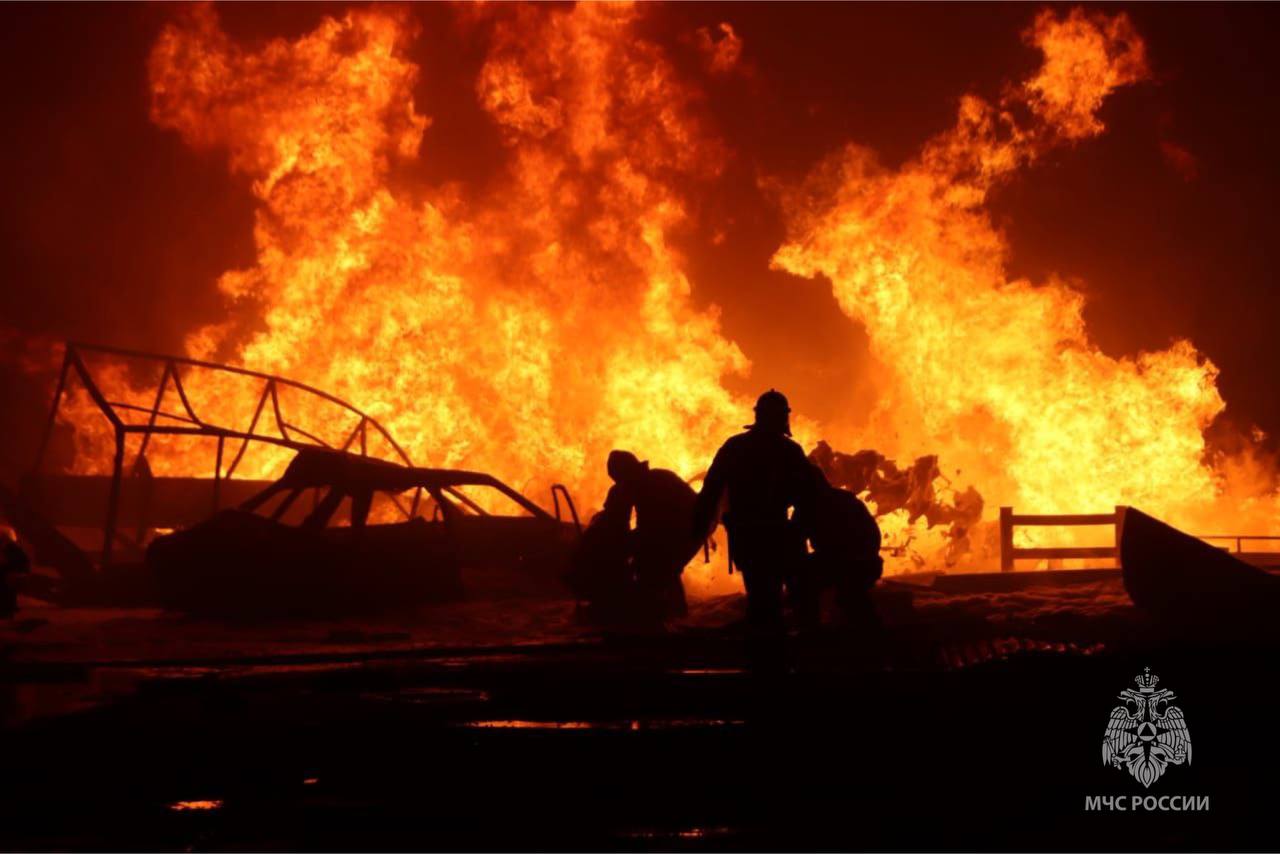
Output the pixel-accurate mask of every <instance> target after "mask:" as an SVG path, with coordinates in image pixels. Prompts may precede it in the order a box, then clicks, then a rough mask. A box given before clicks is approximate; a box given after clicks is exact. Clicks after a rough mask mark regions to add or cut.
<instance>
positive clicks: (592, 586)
mask: <svg viewBox="0 0 1280 854" xmlns="http://www.w3.org/2000/svg"><path fill="white" fill-rule="evenodd" d="M607 468H608V472H609V477H610V478H612V480H613V483H614V485H613V486H612V487H610V489H609V494H608V495H607V496H606V498H605V502H604V509H603V510H601V511H600V512H599V513H598V514H596V516H595V517H594V518H593V519H592V520H591V524H590V525H589V526H588V528H587V531H586V532H584V534H583V543H582V548H580V550H579V554H578V555H577V556H576V557H575V564H577V569H576V573H577V581H578V584H577V586H578V587H579V588H580V589H582V590H583V591H584V592H588V591H590V592H588V595H587V596H586V598H588V599H590V600H592V603H593V605H598V606H603V607H600V608H598V609H597V610H598V611H600V612H601V613H602V614H604V615H607V617H611V618H623V619H639V620H641V621H642V622H647V623H653V622H661V621H662V620H664V619H665V618H667V617H672V616H683V615H684V614H685V613H686V611H687V607H686V603H685V596H684V585H683V584H682V583H681V581H680V575H681V573H683V572H684V567H685V564H687V563H688V562H689V561H690V560H691V559H692V558H693V556H694V555H695V554H697V551H698V548H699V546H700V545H701V540H699V539H695V538H694V537H693V534H692V520H693V506H694V502H695V501H696V500H697V495H696V493H694V491H693V488H692V487H690V486H689V484H687V483H685V482H684V480H682V479H681V477H680V476H679V475H678V474H676V473H675V472H673V471H668V470H666V469H651V468H649V464H648V463H647V462H641V461H640V460H639V459H637V458H636V455H635V454H633V453H631V452H629V451H612V452H610V454H609V460H608V463H607ZM633 511H634V513H635V529H634V530H632V529H631V514H632V512H633Z"/></svg>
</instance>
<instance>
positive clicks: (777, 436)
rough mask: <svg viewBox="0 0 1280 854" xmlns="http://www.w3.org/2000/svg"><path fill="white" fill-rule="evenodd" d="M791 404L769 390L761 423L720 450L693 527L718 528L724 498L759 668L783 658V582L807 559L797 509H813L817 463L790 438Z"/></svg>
mask: <svg viewBox="0 0 1280 854" xmlns="http://www.w3.org/2000/svg"><path fill="white" fill-rule="evenodd" d="M790 413H791V407H790V406H789V405H788V403H787V399H786V397H785V396H783V394H782V393H781V392H779V391H775V390H773V389H770V390H769V391H767V392H765V393H764V394H762V395H760V399H759V400H758V401H756V406H755V414H756V419H755V423H754V424H751V425H750V426H748V427H747V428H746V432H745V433H740V434H738V435H737V436H733V437H731V438H730V439H729V440H728V441H727V442H725V443H724V445H723V446H722V447H721V448H720V450H719V451H718V452H716V456H715V459H714V460H713V461H712V463H711V468H710V469H709V470H708V471H707V476H706V479H705V481H704V482H703V485H702V492H701V493H700V494H699V495H698V503H697V507H696V508H695V511H694V533H695V536H696V537H698V538H699V539H701V538H703V537H706V536H709V535H710V533H711V531H712V529H713V528H714V527H715V519H716V513H717V511H718V510H719V509H720V505H721V500H722V499H724V500H726V502H727V508H726V510H725V513H724V515H723V521H724V526H725V530H727V531H728V532H729V559H730V560H731V561H732V562H733V563H734V564H735V565H737V567H738V568H739V569H740V570H741V571H742V579H743V581H744V583H745V584H746V587H747V622H748V632H749V646H750V648H749V653H750V655H751V658H752V659H753V662H754V663H755V665H756V666H757V667H761V668H765V669H771V670H776V669H780V668H781V667H782V666H783V660H782V639H783V622H782V587H783V584H784V583H785V580H786V578H787V577H788V576H790V575H792V573H793V572H795V571H796V567H797V566H798V564H799V562H800V561H801V560H802V559H803V558H804V553H805V549H804V533H803V532H802V531H801V530H799V529H798V528H797V526H795V525H793V524H792V522H791V519H790V518H789V517H790V513H791V511H798V512H802V513H808V512H809V509H808V508H809V506H810V505H811V504H812V501H813V498H814V494H815V487H816V482H815V479H814V474H813V471H814V470H813V466H811V465H810V464H809V461H808V459H806V458H805V455H804V451H803V450H801V448H800V446H799V445H797V444H796V443H795V442H794V441H792V440H791V438H790V436H791V423H790Z"/></svg>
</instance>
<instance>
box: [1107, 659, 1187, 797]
mask: <svg viewBox="0 0 1280 854" xmlns="http://www.w3.org/2000/svg"><path fill="white" fill-rule="evenodd" d="M1134 681H1135V682H1137V683H1138V690H1136V691H1135V690H1133V689H1132V688H1126V689H1124V690H1123V691H1121V692H1120V695H1119V697H1120V699H1121V700H1122V701H1123V702H1122V703H1121V704H1120V705H1119V706H1116V707H1115V708H1114V709H1112V710H1111V718H1110V719H1109V720H1108V721H1107V732H1106V734H1105V735H1103V737H1102V764H1104V765H1110V766H1111V767H1113V768H1120V767H1126V768H1128V769H1129V773H1130V774H1132V775H1133V779H1135V780H1137V781H1138V782H1139V783H1141V784H1142V785H1143V786H1144V787H1148V788H1149V787H1150V786H1151V784H1152V783H1154V782H1155V781H1156V780H1159V779H1160V776H1161V775H1162V774H1164V772H1165V769H1166V768H1168V767H1169V766H1170V765H1182V764H1183V763H1186V764H1188V765H1190V764H1191V733H1190V732H1188V731H1187V720H1186V718H1185V717H1184V716H1183V714H1182V709H1179V708H1178V707H1177V706H1174V705H1172V704H1171V703H1170V701H1171V700H1173V699H1175V697H1174V696H1173V692H1172V691H1169V690H1167V689H1165V688H1156V683H1157V682H1159V681H1160V677H1158V676H1152V675H1151V668H1150V667H1147V668H1145V669H1144V671H1143V673H1142V675H1140V676H1136V677H1134Z"/></svg>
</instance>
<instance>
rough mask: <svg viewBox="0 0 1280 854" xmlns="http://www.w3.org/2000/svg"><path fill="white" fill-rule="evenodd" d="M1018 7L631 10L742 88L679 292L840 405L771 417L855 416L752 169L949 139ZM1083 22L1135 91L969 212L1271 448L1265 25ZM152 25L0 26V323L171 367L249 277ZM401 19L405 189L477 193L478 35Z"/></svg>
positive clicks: (1106, 334)
mask: <svg viewBox="0 0 1280 854" xmlns="http://www.w3.org/2000/svg"><path fill="white" fill-rule="evenodd" d="M339 8H340V7H337V6H327V7H324V6H321V7H317V6H314V5H293V4H288V5H258V4H253V5H233V6H229V7H225V8H223V9H221V15H222V18H223V21H224V26H225V27H226V29H227V30H228V31H229V32H230V33H231V34H232V36H233V37H236V38H243V39H259V38H264V37H269V36H273V35H287V34H297V33H301V32H305V31H306V30H308V29H309V28H310V27H311V26H313V25H314V23H315V21H316V20H317V19H318V17H319V16H321V15H323V14H325V13H333V12H335V11H337V10H338V9H339ZM1037 8H1039V7H1038V6H1033V5H1016V4H1000V5H959V4H947V5H920V4H903V5H881V4H868V5H852V4H851V5H838V4H787V5H785V6H784V5H781V4H778V5H774V4H741V5H732V4H717V5H709V4H682V5H677V6H670V7H666V8H662V9H654V10H652V13H651V14H650V15H649V19H648V22H647V24H646V26H647V28H648V29H649V31H650V32H649V34H650V36H651V37H652V38H653V39H655V40H657V41H659V42H660V43H662V44H663V45H665V46H668V47H669V49H670V52H671V56H672V58H673V60H674V61H675V62H676V63H677V65H678V66H684V65H688V66H689V67H690V68H691V67H692V65H693V63H695V62H696V56H695V54H694V50H693V48H692V47H691V46H689V44H688V41H687V39H686V38H685V36H686V35H687V34H688V33H690V32H692V31H693V30H694V29H696V28H697V27H700V26H704V25H712V26H714V25H715V24H717V23H718V22H719V21H721V20H725V21H729V22H730V23H731V24H732V25H733V26H734V28H735V29H736V30H737V32H738V34H739V35H740V36H741V37H742V39H743V41H744V43H745V52H744V59H745V60H746V61H747V62H748V63H749V64H750V65H751V66H752V68H753V69H754V73H753V74H752V75H751V76H750V77H749V78H743V77H741V76H738V77H733V78H730V79H727V80H724V81H719V82H712V83H710V84H708V88H707V96H708V97H707V110H708V112H709V115H710V118H711V121H712V123H713V127H715V128H716V130H717V131H718V133H719V134H720V135H721V136H722V137H723V138H724V139H725V140H726V141H727V142H728V144H729V145H730V147H731V148H732V149H733V151H734V156H733V158H732V160H731V162H730V164H729V168H728V171H727V173H726V175H725V176H724V177H723V179H722V180H721V181H719V182H718V184H717V186H716V188H715V189H713V191H712V192H711V193H710V194H709V196H708V197H707V198H706V199H704V200H703V201H702V202H701V204H703V205H704V206H705V210H702V211H699V215H700V216H702V217H704V218H705V219H706V220H708V221H710V220H714V219H716V218H717V217H718V216H719V217H721V218H723V217H724V215H725V212H727V211H732V212H733V217H734V221H733V228H732V229H731V230H730V232H729V235H728V239H727V240H726V241H725V242H724V244H722V245H721V246H712V245H711V244H710V242H709V241H707V240H706V239H705V236H706V235H705V234H704V233H702V232H700V231H698V230H697V229H694V230H693V231H692V232H691V233H690V234H689V235H687V236H686V238H685V239H684V241H683V242H682V244H681V246H680V248H681V249H682V250H683V251H684V252H685V253H686V254H687V256H688V259H689V271H690V274H691V278H692V280H693V283H694V287H695V296H696V298H697V299H698V300H699V301H700V302H708V303H710V302H714V303H718V304H720V305H721V306H722V308H723V318H724V326H725V329H726V332H727V333H728V335H729V336H730V337H732V338H733V339H735V340H737V341H738V342H739V343H740V344H741V345H742V347H743V349H744V350H745V351H746V352H747V354H748V355H749V356H752V357H753V358H754V360H755V362H756V368H755V373H754V376H753V378H752V380H751V385H752V387H753V388H754V387H755V386H756V385H768V384H771V383H772V382H774V381H777V382H779V383H784V382H785V380H786V379H787V378H788V377H789V376H792V375H794V373H795V372H797V371H799V372H804V371H805V370H809V369H812V370H814V371H823V370H825V371H827V374H825V376H828V377H829V378H830V380H831V382H832V383H834V384H835V385H836V386H837V387H840V388H842V389H845V390H846V393H845V394H844V395H843V396H842V397H841V396H835V397H833V398H831V399H829V400H825V401H817V400H804V399H801V400H798V401H797V403H798V404H799V405H800V407H801V408H802V409H803V408H804V407H805V406H806V404H807V405H808V406H809V408H810V409H824V408H825V411H823V412H819V413H817V414H820V415H826V416H828V417H830V416H835V415H838V414H840V413H841V412H842V409H847V408H848V407H851V406H854V405H856V400H857V392H856V386H857V381H856V375H857V373H858V371H859V369H860V365H861V364H863V362H864V361H865V358H866V355H865V339H864V337H863V336H862V335H861V333H860V331H859V330H858V329H857V328H856V327H855V326H854V325H853V324H852V323H851V322H850V321H848V320H847V319H846V318H845V317H844V316H843V315H842V314H840V312H839V311H838V310H837V309H836V307H835V304H834V301H833V300H832V298H831V295H830V293H829V291H828V289H827V288H826V287H825V286H824V285H823V284H821V283H810V282H803V281H799V280H795V279H791V278H789V277H787V276H783V275H781V274H775V273H770V272H768V271H767V269H766V265H767V259H768V257H769V255H770V254H771V253H772V251H773V250H774V249H775V248H776V247H777V245H778V244H779V242H780V241H781V238H782V233H783V232H782V226H781V222H780V217H779V213H778V211H777V210H776V209H775V208H774V207H773V206H772V204H771V203H770V202H769V201H768V200H767V199H765V198H764V196H763V195H762V193H761V191H760V190H758V189H757V180H756V179H757V177H759V176H761V175H768V176H773V177H776V178H779V179H781V180H783V181H798V180H799V179H800V178H801V177H802V176H803V175H804V174H805V173H806V172H807V171H808V170H809V169H810V168H811V167H812V166H813V165H814V164H815V163H816V162H817V161H818V160H820V159H821V158H822V156H823V155H825V154H827V153H829V152H831V151H833V150H835V149H836V148H838V147H840V146H841V145H842V144H844V143H846V142H849V141H855V142H859V143H862V144H865V145H869V146H871V147H872V148H875V149H876V150H877V151H878V152H880V154H881V156H882V157H883V159H884V160H885V161H886V162H887V163H890V164H892V163H895V162H899V161H901V160H903V159H906V158H908V157H910V156H911V155H912V154H913V153H914V152H915V150H916V149H917V148H918V146H919V145H920V144H921V143H922V142H923V141H924V140H926V139H927V138H928V137H929V136H931V135H932V134H934V133H936V132H938V131H940V130H942V129H944V128H946V127H947V126H948V125H949V124H950V123H951V122H952V120H953V117H954V110H955V106H956V99H957V97H958V96H959V95H961V94H963V93H964V92H966V91H975V92H977V93H979V94H982V95H985V96H987V97H992V96H995V95H996V94H997V93H998V92H999V87H1000V84H1001V82H1002V81H1004V80H1008V79H1015V78H1017V77H1019V76H1021V75H1024V74H1026V73H1027V72H1028V71H1030V70H1031V69H1032V68H1034V66H1035V64H1036V62H1037V56H1036V54H1035V53H1034V52H1033V51H1032V50H1030V49H1029V48H1027V47H1026V46H1025V45H1024V44H1023V43H1022V41H1021V40H1020V38H1019V33H1020V32H1021V30H1022V29H1024V28H1025V27H1026V26H1027V25H1028V23H1029V22H1030V20H1031V19H1032V17H1033V16H1034V14H1035V12H1036V10H1037ZM1108 8H1109V9H1110V10H1112V11H1114V10H1116V9H1121V8H1123V9H1126V10H1127V11H1128V12H1129V14H1130V15H1131V17H1132V18H1133V19H1134V21H1135V24H1136V26H1137V29H1138V31H1139V32H1140V33H1141V34H1142V35H1143V36H1144V38H1145V39H1146V42H1147V47H1148V51H1149V55H1150V60H1151V65H1152V68H1153V71H1154V73H1155V80H1153V81H1152V82H1149V83H1146V84H1143V85H1140V86H1137V87H1132V88H1130V89H1127V90H1122V91H1121V92H1120V93H1119V94H1117V95H1116V96H1115V97H1113V98H1112V99H1111V101H1110V102H1108V104H1107V105H1106V106H1105V108H1104V110H1103V113H1102V118H1103V120H1104V121H1105V122H1106V124H1107V125H1108V131H1107V133H1106V134H1105V135H1104V136H1102V137H1101V138H1099V139H1095V140H1091V141H1088V142H1086V143H1085V144H1083V145H1081V146H1078V147H1076V148H1068V149H1062V150H1059V151H1056V152H1054V153H1053V154H1052V155H1051V156H1049V157H1047V158H1046V159H1045V160H1043V161H1041V162H1040V163H1038V164H1037V165H1036V166H1035V167H1034V168H1033V169H1031V170H1029V171H1027V172H1026V173H1024V174H1022V175H1021V176H1020V177H1018V178H1017V179H1015V181H1014V182H1012V183H1011V184H1009V185H1008V186H1007V187H1004V188H1002V189H1001V190H1000V192H999V194H998V196H997V198H996V199H995V203H994V208H995V212H996V216H997V220H998V221H999V222H1000V223H1001V224H1002V226H1003V227H1004V228H1005V230H1006V231H1007V234H1008V235H1009V238H1010V241H1011V244H1012V247H1013V252H1014V257H1013V266H1014V269H1013V272H1014V273H1015V274H1016V275H1027V276H1030V277H1031V278H1032V279H1033V280H1036V279H1043V278H1044V277H1045V276H1046V275H1047V274H1049V273H1051V272H1056V273H1058V274H1062V275H1065V276H1067V277H1071V278H1078V279H1079V280H1081V281H1082V282H1083V285H1082V287H1083V288H1084V289H1085V291H1086V293H1087V294H1088V309H1087V315H1086V316H1087V320H1088V323H1089V330H1090V332H1091V334H1092V335H1093V337H1094V338H1095V340H1096V341H1097V342H1098V343H1099V344H1100V345H1101V346H1102V347H1103V348H1104V349H1105V350H1106V351H1107V352H1109V353H1111V354H1115V355H1119V354H1127V353H1133V352H1135V351H1136V350H1138V349H1142V348H1156V347H1162V346H1165V345H1166V344H1167V343H1168V342H1169V341H1170V340H1171V339H1173V338H1175V337H1188V338H1190V339H1191V340H1192V341H1194V342H1195V343H1196V345H1197V346H1198V347H1199V348H1200V349H1201V351H1202V352H1204V353H1206V354H1207V355H1208V356H1209V357H1211V358H1212V359H1213V360H1214V361H1215V362H1216V363H1217V364H1218V365H1219V367H1220V368H1221V369H1222V376H1221V379H1220V387H1221V389H1222V391H1223V394H1224V396H1225V397H1226V399H1227V400H1228V402H1229V404H1230V408H1229V410H1228V413H1229V415H1230V416H1231V418H1232V420H1234V421H1235V422H1237V423H1238V424H1241V425H1247V424H1250V423H1257V424H1259V425H1261V426H1262V427H1263V428H1264V429H1265V430H1266V431H1267V432H1268V433H1270V434H1272V435H1273V436H1274V435H1275V434H1280V399H1278V398H1277V395H1276V384H1275V382H1274V374H1275V370H1276V366H1277V365H1280V343H1277V340H1276V336H1275V335H1274V334H1273V330H1274V329H1275V328H1276V326H1277V318H1278V312H1277V308H1278V307H1280V298H1278V297H1277V296H1276V291H1275V289H1274V288H1273V286H1272V276H1273V271H1274V269H1275V268H1276V261H1277V259H1275V258H1274V257H1273V254H1274V253H1275V251H1276V249H1275V248H1274V247H1275V241H1274V240H1273V236H1274V234H1275V230H1276V227H1277V223H1278V222H1280V219H1278V215H1277V213H1276V210H1275V206H1274V203H1273V199H1274V198H1275V197H1276V196H1277V191H1278V190H1280V168H1278V167H1277V164H1276V160H1275V154H1274V152H1276V151H1277V150H1280V145H1277V143H1280V140H1278V139H1277V116H1278V115H1280V110H1278V109H1277V107H1278V106H1280V104H1278V103H1277V101H1278V99H1280V95H1278V94H1277V91H1276V90H1277V86H1276V84H1277V82H1280V51H1276V50H1275V49H1274V46H1275V43H1276V35H1277V30H1278V29H1280V27H1278V26H1277V24H1278V22H1280V7H1277V6H1274V5H1263V4H1259V5H1252V4H1249V5H1244V4H1240V5H1200V4H1177V5H1160V4H1135V5H1133V6H1127V5H1122V6H1114V7H1108ZM174 13H175V9H174V8H173V7H170V6H163V5H128V6H115V5H98V4H94V5H68V4H58V5H52V4H51V5H18V4H6V5H5V6H3V7H0V21H2V22H3V25H4V26H3V35H2V36H0V37H2V38H3V41H4V43H3V49H2V50H0V63H2V64H3V80H4V85H5V86H6V89H7V91H6V93H5V112H6V118H7V121H6V123H5V126H6V133H5V134H4V135H3V137H2V138H0V147H2V148H3V152H2V154H3V156H2V157H0V163H2V164H3V168H4V169H5V170H6V173H7V174H5V176H4V187H5V191H6V204H5V205H4V208H3V214H2V215H3V228H2V229H0V261H2V262H3V269H4V281H5V284H4V287H3V290H2V291H0V330H3V329H4V328H6V327H7V328H8V329H10V330H14V329H16V330H18V331H21V332H25V333H38V334H43V335H48V336H51V337H54V338H67V337H70V338H80V339H85V340H92V341H100V342H108V343H115V344H120V345H126V346H133V347H140V348H147V349H158V350H169V351H175V350H178V349H179V348H180V342H181V338H182V335H183V334H184V333H185V332H186V331H187V330H188V329H190V328H191V327H193V326H195V325H197V324H199V323H203V322H208V321H210V320H213V319H216V318H217V317H219V315H220V303H219V299H218V296H217V294H216V292H215V290H214V281H215V279H216V277H217V275H218V274H219V273H221V272H222V271H224V270H226V269H229V268H232V267H236V266H242V265H246V264H248V263H250V262H251V260H252V257H253V245H252V238H251V234H250V224H251V218H252V211H253V203H252V199H251V197H250V195H249V192H248V188H247V185H246V184H245V182H244V181H243V180H241V179H232V178H230V177H228V175H227V171H226V166H225V159H224V157H223V155H222V154H221V153H219V152H211V153H203V154H201V153H195V152H192V151H191V150H189V149H188V148H186V147H185V146H184V145H183V144H182V143H181V142H180V141H179V140H178V138H177V136H176V135H174V134H172V133H167V132H162V131H160V130H158V129H156V128H155V127H153V126H152V125H151V124H150V122H149V121H148V118H147V104H148V94H147V80H146V57H147V54H148V51H149V49H150V46H151V44H152V43H153V41H154V39H155V37H156V34H157V33H158V31H159V29H160V27H161V26H163V24H164V23H165V21H166V20H168V18H169V17H170V16H171V15H173V14H174ZM415 15H417V16H418V17H419V18H421V19H422V22H423V33H422V36H421V38H420V39H419V40H418V41H417V42H416V43H415V46H414V48H413V53H412V55H413V58H414V59H415V61H417V62H418V63H419V64H420V65H421V67H422V75H421V80H420V83H419V86H418V92H417V101H418V108H419V111H420V112H422V113H424V114H426V115H429V116H431V117H432V119H433V124H432V126H431V128H430V129H429V130H428V132H427V135H426V138H425V141H424V143H423V147H422V152H421V158H420V163H419V164H417V165H416V166H414V167H412V170H411V171H414V172H415V173H416V174H414V175H412V176H411V177H413V178H414V180H421V181H426V182H431V183H433V182H439V181H444V180H463V181H464V182H483V181H484V180H485V179H486V177H487V176H488V175H490V174H492V170H494V169H495V168H496V166H497V164H498V163H499V162H500V159H501V145H500V142H499V140H498V137H497V133H496V131H495V129H494V128H493V127H492V125H491V124H490V123H489V122H488V120H487V119H486V117H485V116H484V115H483V113H482V112H481V111H480V109H479V107H478V106H477V105H476V104H475V102H474V89H473V85H474V79H475V72H476V70H477V69H478V68H479V67H480V64H481V63H482V62H483V59H484V56H485V50H486V44H485V43H484V39H483V34H482V33H481V32H479V31H475V30H469V31H463V30H461V29H459V28H458V27H457V26H456V23H455V21H454V18H455V10H454V9H453V8H452V7H449V6H443V5H429V6H419V7H416V9H415ZM1162 143H1163V144H1165V145H1169V144H1172V145H1176V146H1178V147H1180V148H1181V149H1184V150H1185V151H1186V152H1189V153H1190V155H1191V157H1192V158H1194V172H1195V174H1194V176H1189V175H1187V174H1184V172H1183V171H1180V170H1179V169H1177V168H1175V167H1174V165H1173V164H1172V163H1171V161H1170V160H1169V158H1167V157H1166V156H1165V155H1164V154H1163V153H1162ZM784 354H785V355H784ZM831 365H839V366H841V367H840V368H838V369H834V372H833V369H832V368H831V367H830V366H831ZM3 383H4V385H3V387H0V393H3V395H4V397H5V399H6V400H7V401H9V402H11V403H13V404H15V405H14V407H13V409H14V410H17V409H20V408H23V409H26V410H38V409H39V408H40V407H42V406H43V405H44V402H43V401H42V400H41V397H40V396H41V394H43V393H44V392H43V391H42V390H39V389H33V388H31V387H30V386H29V385H24V384H23V383H22V382H19V381H17V380H15V379H14V378H13V377H11V376H8V377H6V378H5V379H4V380H3ZM5 420H6V421H9V419H5ZM36 420H38V415H37V419H36ZM10 429H14V427H13V426H12V423H11V422H10ZM1273 441H1274V440H1273Z"/></svg>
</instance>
